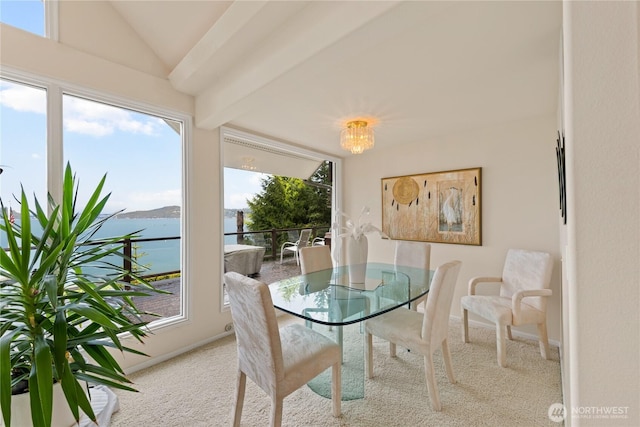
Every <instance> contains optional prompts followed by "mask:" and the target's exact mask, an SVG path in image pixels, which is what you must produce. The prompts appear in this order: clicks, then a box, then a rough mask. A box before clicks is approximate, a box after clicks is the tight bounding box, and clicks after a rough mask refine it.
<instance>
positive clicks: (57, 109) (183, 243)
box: [0, 67, 193, 330]
mask: <svg viewBox="0 0 640 427" xmlns="http://www.w3.org/2000/svg"><path fill="white" fill-rule="evenodd" d="M0 78H2V79H5V80H9V81H11V82H15V83H16V84H25V85H30V86H34V87H38V88H41V89H44V90H45V91H46V98H47V101H46V103H47V111H46V115H47V118H46V121H47V137H46V152H47V160H46V165H47V171H46V181H47V182H46V189H47V191H48V192H49V193H50V194H51V195H52V196H53V198H54V200H57V201H59V200H61V199H62V180H63V177H64V143H63V137H62V135H63V119H64V117H63V101H62V100H63V96H64V95H70V96H75V97H80V98H84V99H87V100H90V101H94V102H99V103H103V104H108V105H111V106H114V107H118V108H123V109H127V110H132V111H136V112H139V113H142V114H147V115H152V116H156V117H160V118H167V119H170V120H173V121H176V122H180V123H182V126H183V132H182V135H181V149H180V151H181V159H180V165H181V183H180V185H181V192H182V194H181V204H182V205H181V218H180V264H181V265H180V270H181V296H182V300H181V314H180V315H178V316H173V317H168V318H162V319H158V320H155V321H153V322H151V323H150V324H149V328H150V329H151V330H158V329H160V328H164V327H167V326H175V325H178V324H182V323H185V322H190V319H191V298H190V294H191V292H190V289H189V286H187V284H188V283H189V279H188V278H189V276H190V272H191V268H190V262H189V245H188V244H187V243H188V240H189V230H190V228H189V224H190V223H191V221H190V218H189V213H190V210H189V209H188V205H187V203H188V200H189V187H190V178H189V174H188V173H187V171H189V170H190V165H191V164H192V150H191V145H192V144H190V143H189V142H190V141H191V135H192V129H193V117H192V116H191V115H188V114H185V113H183V112H179V111H175V110H171V109H168V108H162V107H158V106H154V105H151V104H147V103H144V102H139V101H135V100H132V99H128V98H125V97H122V96H115V95H109V94H106V93H103V92H100V91H96V90H93V89H87V88H84V87H81V86H78V85H73V84H70V83H66V82H61V81H58V80H56V79H52V78H49V77H46V76H38V75H36V74H32V73H26V72H23V71H20V70H16V69H13V68H10V67H3V68H2V69H0Z"/></svg>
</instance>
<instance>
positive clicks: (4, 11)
mask: <svg viewBox="0 0 640 427" xmlns="http://www.w3.org/2000/svg"><path fill="white" fill-rule="evenodd" d="M0 22H2V23H3V24H7V25H11V26H12V27H16V28H20V29H21V30H24V31H28V32H30V33H33V34H36V35H38V36H41V37H48V38H50V39H53V40H57V39H58V30H57V29H58V0H0Z"/></svg>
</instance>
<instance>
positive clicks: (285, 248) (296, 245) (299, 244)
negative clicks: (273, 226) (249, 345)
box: [280, 228, 312, 265]
mask: <svg viewBox="0 0 640 427" xmlns="http://www.w3.org/2000/svg"><path fill="white" fill-rule="evenodd" d="M311 231H312V230H311V229H310V228H305V229H303V230H302V231H300V238H298V240H296V241H295V242H284V243H283V244H282V246H281V247H280V264H282V258H283V256H284V253H285V252H293V257H294V259H295V260H296V264H298V265H300V256H299V254H298V251H299V250H300V248H305V247H307V246H309V239H310V238H311Z"/></svg>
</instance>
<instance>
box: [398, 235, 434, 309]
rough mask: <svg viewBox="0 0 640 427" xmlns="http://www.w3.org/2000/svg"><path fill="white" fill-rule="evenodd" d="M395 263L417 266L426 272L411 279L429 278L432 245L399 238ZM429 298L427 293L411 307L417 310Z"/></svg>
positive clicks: (422, 279) (421, 279)
mask: <svg viewBox="0 0 640 427" xmlns="http://www.w3.org/2000/svg"><path fill="white" fill-rule="evenodd" d="M393 264H394V265H403V266H406V267H415V268H418V269H420V271H423V272H424V275H423V276H422V277H411V278H410V280H411V281H424V280H428V279H429V268H430V266H431V245H430V244H429V243H425V242H413V241H406V240H397V241H396V248H395V253H394V258H393ZM426 300H427V296H426V295H425V296H424V297H422V298H419V299H417V300H415V301H413V302H412V303H411V309H413V310H417V309H418V305H420V304H421V303H422V302H424V301H426Z"/></svg>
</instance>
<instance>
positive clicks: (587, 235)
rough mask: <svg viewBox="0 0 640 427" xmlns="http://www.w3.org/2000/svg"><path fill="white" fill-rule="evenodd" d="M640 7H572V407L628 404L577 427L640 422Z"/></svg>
mask: <svg viewBox="0 0 640 427" xmlns="http://www.w3.org/2000/svg"><path fill="white" fill-rule="evenodd" d="M639 9H640V7H639V3H638V2H565V4H564V39H565V47H566V49H565V72H566V74H565V81H566V82H567V83H566V87H565V100H566V102H565V118H566V129H567V153H568V159H569V163H568V176H567V180H568V202H569V206H568V209H569V222H568V224H567V226H568V248H567V261H568V263H567V264H568V268H567V270H568V272H567V273H568V274H567V284H566V287H567V296H566V298H567V304H566V310H565V311H566V313H565V315H566V316H568V317H569V321H568V323H569V331H567V332H566V333H565V335H566V336H567V337H570V341H567V342H566V343H565V347H566V355H567V356H568V357H567V358H565V363H564V372H565V375H566V376H568V377H569V378H568V381H565V383H567V382H568V383H569V388H568V389H565V390H564V395H565V406H566V407H567V409H568V410H569V411H573V410H582V411H584V410H585V408H586V409H588V408H600V409H603V408H604V409H606V408H627V413H626V414H624V415H625V416H624V417H621V418H616V419H602V418H598V417H587V416H576V417H573V418H571V419H570V420H569V423H570V424H571V425H574V426H575V425H581V426H583V425H584V426H591V425H598V426H600V425H621V426H637V425H640V391H639V388H640V362H639V355H640V330H639V329H640V318H639V315H638V311H639V283H640V268H639V264H640V173H639V170H640V84H639V81H638V79H639V72H640V38H639V30H640V25H639V24H640V11H639ZM569 334H570V335H569ZM569 423H568V424H569Z"/></svg>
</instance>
